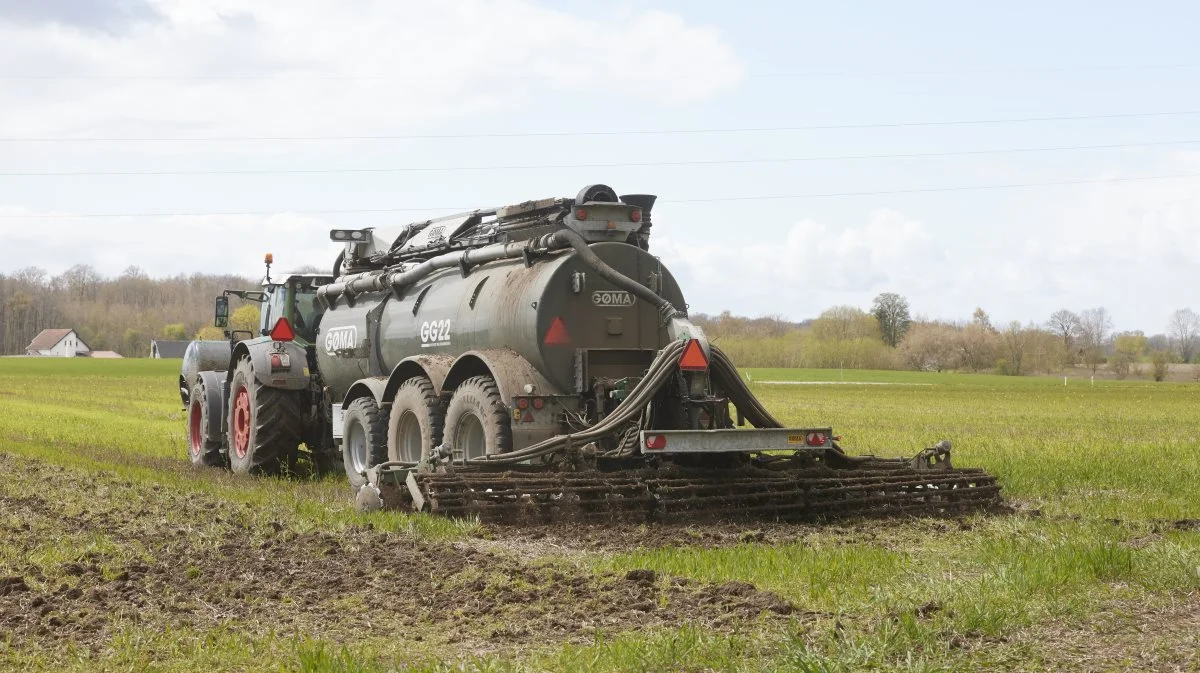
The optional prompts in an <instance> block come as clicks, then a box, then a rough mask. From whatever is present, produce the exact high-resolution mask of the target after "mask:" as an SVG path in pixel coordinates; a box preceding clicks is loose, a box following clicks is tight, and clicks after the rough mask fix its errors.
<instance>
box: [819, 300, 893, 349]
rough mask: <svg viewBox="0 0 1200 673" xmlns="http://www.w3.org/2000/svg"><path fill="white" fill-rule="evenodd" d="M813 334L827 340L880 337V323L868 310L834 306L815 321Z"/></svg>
mask: <svg viewBox="0 0 1200 673" xmlns="http://www.w3.org/2000/svg"><path fill="white" fill-rule="evenodd" d="M812 331H813V335H814V336H816V337H817V338H818V339H823V340H826V341H849V340H851V339H862V338H872V339H878V338H879V323H878V322H877V321H876V320H875V318H874V317H873V316H872V315H871V314H870V313H867V312H866V311H864V310H862V309H860V308H855V307H853V306H834V307H832V308H827V309H825V310H824V311H822V312H821V317H819V318H817V319H816V320H814V321H813V324H812Z"/></svg>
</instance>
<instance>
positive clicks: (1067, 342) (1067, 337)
mask: <svg viewBox="0 0 1200 673" xmlns="http://www.w3.org/2000/svg"><path fill="white" fill-rule="evenodd" d="M1046 329H1048V330H1050V331H1051V332H1053V333H1055V334H1057V335H1058V336H1059V337H1060V338H1061V339H1062V340H1063V345H1064V346H1066V347H1067V348H1068V349H1069V348H1071V347H1072V346H1074V345H1075V339H1077V338H1078V337H1079V316H1077V315H1075V312H1074V311H1068V310H1067V309H1065V308H1064V309H1062V310H1061V311H1055V312H1054V313H1053V314H1052V315H1051V316H1050V319H1049V320H1047V321H1046Z"/></svg>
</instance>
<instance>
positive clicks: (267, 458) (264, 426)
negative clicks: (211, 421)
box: [228, 356, 305, 473]
mask: <svg viewBox="0 0 1200 673" xmlns="http://www.w3.org/2000/svg"><path fill="white" fill-rule="evenodd" d="M239 378H241V379H243V380H245V381H246V388H247V390H248V391H249V393H250V421H251V423H252V424H253V428H252V429H251V446H250V447H249V452H248V455H247V459H248V462H249V464H248V465H246V466H244V470H238V469H236V466H235V471H247V472H251V473H274V472H277V471H279V469H280V468H281V467H283V466H285V465H287V464H289V463H291V462H293V461H294V459H295V454H296V451H297V449H298V448H299V446H300V443H301V442H302V441H303V435H304V414H305V404H304V399H303V396H302V395H301V394H300V393H299V392H298V391H295V390H280V389H278V388H271V387H269V386H265V385H263V384H262V383H261V382H259V380H258V378H257V377H256V376H255V375H254V365H253V363H252V362H251V360H250V358H249V356H242V357H241V359H239V360H238V363H237V366H236V367H235V368H234V373H233V385H232V386H230V395H229V422H228V425H229V432H228V434H229V460H230V463H231V465H234V464H235V463H236V461H237V460H238V459H237V457H236V456H235V449H234V441H233V405H234V402H235V401H236V398H237V394H236V391H237V388H238V379H239Z"/></svg>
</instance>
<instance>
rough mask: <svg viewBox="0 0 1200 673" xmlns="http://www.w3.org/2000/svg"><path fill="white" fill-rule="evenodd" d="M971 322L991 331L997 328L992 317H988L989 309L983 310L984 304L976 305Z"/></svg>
mask: <svg viewBox="0 0 1200 673" xmlns="http://www.w3.org/2000/svg"><path fill="white" fill-rule="evenodd" d="M971 324H972V325H978V326H979V327H980V328H982V329H985V330H987V331H989V332H995V331H996V328H995V327H992V319H991V318H990V317H988V314H987V311H985V310H983V307H982V306H976V307H975V312H974V313H972V314H971Z"/></svg>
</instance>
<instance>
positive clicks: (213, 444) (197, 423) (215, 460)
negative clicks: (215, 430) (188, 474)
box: [188, 380, 226, 467]
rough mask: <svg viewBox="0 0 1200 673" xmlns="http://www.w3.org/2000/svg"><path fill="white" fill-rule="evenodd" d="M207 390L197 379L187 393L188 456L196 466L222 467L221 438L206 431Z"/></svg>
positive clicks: (207, 421) (207, 420)
mask: <svg viewBox="0 0 1200 673" xmlns="http://www.w3.org/2000/svg"><path fill="white" fill-rule="evenodd" d="M208 423H209V418H208V390H207V389H206V388H205V386H204V382H203V381H200V380H197V381H196V385H194V386H192V392H191V393H190V394H189V395H188V457H189V458H191V460H192V465H195V466H196V467H224V466H225V460H226V459H225V456H223V455H221V438H220V437H211V436H210V435H209V432H208Z"/></svg>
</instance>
